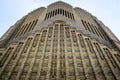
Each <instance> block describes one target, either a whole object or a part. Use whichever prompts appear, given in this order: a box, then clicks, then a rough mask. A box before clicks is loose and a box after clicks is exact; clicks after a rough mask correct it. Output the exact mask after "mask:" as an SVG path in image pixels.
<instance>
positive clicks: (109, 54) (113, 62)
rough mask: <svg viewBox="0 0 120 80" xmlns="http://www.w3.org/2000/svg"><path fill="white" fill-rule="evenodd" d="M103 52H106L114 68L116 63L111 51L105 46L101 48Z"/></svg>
mask: <svg viewBox="0 0 120 80" xmlns="http://www.w3.org/2000/svg"><path fill="white" fill-rule="evenodd" d="M103 49H104V51H105V53H106V54H107V56H108V58H109V60H110V62H111V64H112V65H113V67H114V68H116V66H117V63H116V62H115V60H114V58H113V55H112V54H111V52H110V51H109V50H108V49H107V48H103Z"/></svg>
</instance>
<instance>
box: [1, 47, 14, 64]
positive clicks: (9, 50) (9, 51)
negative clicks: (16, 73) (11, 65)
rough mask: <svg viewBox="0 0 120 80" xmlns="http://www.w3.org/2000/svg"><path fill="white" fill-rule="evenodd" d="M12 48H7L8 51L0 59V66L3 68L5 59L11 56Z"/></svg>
mask: <svg viewBox="0 0 120 80" xmlns="http://www.w3.org/2000/svg"><path fill="white" fill-rule="evenodd" d="M13 49H14V48H12V47H10V48H8V50H7V51H6V52H5V55H4V57H3V58H2V59H1V61H0V66H3V65H4V63H5V61H6V60H7V58H8V57H9V55H10V54H12V51H13Z"/></svg>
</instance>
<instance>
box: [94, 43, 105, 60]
mask: <svg viewBox="0 0 120 80" xmlns="http://www.w3.org/2000/svg"><path fill="white" fill-rule="evenodd" d="M94 45H95V47H96V49H97V52H98V53H99V55H100V58H101V59H102V60H104V59H105V57H104V55H103V52H102V50H101V47H100V46H99V44H98V43H94Z"/></svg>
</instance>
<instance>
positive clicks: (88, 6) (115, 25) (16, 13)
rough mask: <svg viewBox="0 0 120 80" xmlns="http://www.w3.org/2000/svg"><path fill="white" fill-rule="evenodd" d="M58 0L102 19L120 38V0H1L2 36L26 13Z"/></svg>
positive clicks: (0, 31)
mask: <svg viewBox="0 0 120 80" xmlns="http://www.w3.org/2000/svg"><path fill="white" fill-rule="evenodd" d="M56 1H64V2H66V3H68V4H70V5H72V6H73V7H80V8H82V9H85V10H87V11H88V12H90V13H91V14H92V15H94V16H96V17H97V18H98V19H99V20H101V21H102V22H103V23H104V24H105V25H106V26H107V27H109V28H110V29H111V31H112V32H113V33H114V34H115V35H116V36H117V38H118V39H119V40H120V0H1V1H0V37H1V36H2V35H3V34H4V33H5V32H6V31H7V30H8V29H9V28H10V26H12V25H14V24H15V22H16V21H17V20H19V19H21V18H22V17H23V16H24V15H27V14H28V13H29V12H31V11H33V10H35V9H37V8H39V7H47V6H48V5H50V4H51V3H54V2H56Z"/></svg>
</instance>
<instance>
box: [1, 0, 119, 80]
mask: <svg viewBox="0 0 120 80" xmlns="http://www.w3.org/2000/svg"><path fill="white" fill-rule="evenodd" d="M0 80H120V41H119V40H118V39H117V38H116V37H115V35H114V34H113V33H112V32H111V31H110V29H109V28H108V27H106V26H105V25H104V24H103V23H102V22H101V21H100V20H98V19H97V18H96V17H95V16H93V15H91V14H90V13H88V12H87V11H85V10H83V9H81V8H78V7H76V8H73V7H72V6H71V5H69V4H67V3H64V2H62V1H58V2H55V3H53V4H50V5H49V6H48V7H47V8H45V7H41V8H38V9H36V10H34V11H32V12H30V13H28V14H27V15H25V16H24V17H23V18H22V19H20V20H19V21H17V22H16V23H15V24H14V25H13V26H11V27H10V28H9V30H8V31H7V32H6V33H5V34H4V35H3V36H2V37H1V38H0Z"/></svg>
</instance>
